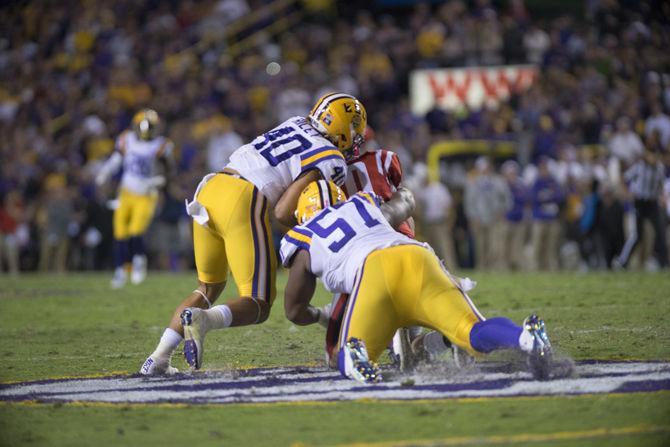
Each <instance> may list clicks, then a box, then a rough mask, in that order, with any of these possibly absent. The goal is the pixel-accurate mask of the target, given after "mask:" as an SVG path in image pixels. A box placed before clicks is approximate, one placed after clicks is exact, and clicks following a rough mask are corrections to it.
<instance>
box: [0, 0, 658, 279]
mask: <svg viewBox="0 0 670 447" xmlns="http://www.w3.org/2000/svg"><path fill="white" fill-rule="evenodd" d="M268 3H269V2H267V1H254V0H217V1H213V0H205V1H198V2H195V1H189V0H186V1H155V0H132V1H128V0H120V1H114V2H104V1H93V0H66V1H44V2H17V3H14V4H11V5H9V6H2V8H1V9H0V23H1V24H2V28H3V30H4V32H3V34H2V36H1V37H0V171H1V174H0V199H1V203H2V206H1V207H0V260H1V264H0V265H2V268H0V271H2V270H5V271H11V272H15V271H17V270H35V269H39V270H50V269H53V270H57V271H63V270H69V269H72V270H81V269H84V270H87V269H97V268H109V267H110V265H111V261H110V258H111V253H110V247H111V211H110V210H109V209H108V207H107V206H106V203H107V201H108V200H109V199H112V198H113V197H114V194H115V190H114V188H113V187H112V186H107V187H103V188H96V187H95V185H94V182H93V178H94V176H95V173H96V172H97V170H98V169H99V167H100V164H101V161H102V160H104V159H105V157H107V156H108V155H109V154H110V152H111V151H112V150H113V146H114V138H115V137H116V136H117V135H118V134H119V133H120V132H121V131H122V130H123V129H125V128H127V127H128V124H129V121H130V118H131V117H132V115H133V113H134V112H136V111H137V110H138V109H139V108H141V107H145V106H150V107H152V108H154V109H156V110H157V111H158V113H159V114H160V116H161V117H162V120H163V122H164V130H165V133H166V135H168V136H169V137H170V138H172V139H173V140H174V142H175V144H176V154H177V161H178V167H179V173H178V176H177V178H175V179H173V180H172V181H171V182H170V183H169V184H168V186H167V188H166V189H165V193H164V195H163V199H162V202H161V205H160V207H159V212H158V214H157V216H156V218H155V221H154V223H153V227H152V228H153V229H152V231H150V235H149V241H148V246H149V248H150V259H151V262H152V264H151V266H152V267H154V268H161V269H173V270H176V269H185V268H189V267H190V264H191V262H192V255H191V252H190V250H191V247H190V244H191V238H190V221H189V219H188V218H187V216H186V214H185V212H184V209H183V208H184V206H183V203H184V199H185V198H187V197H190V196H191V195H192V194H193V191H194V189H195V184H196V183H197V181H198V180H199V179H200V178H201V176H202V175H203V174H204V173H206V172H210V171H212V170H218V169H220V168H221V167H222V166H223V164H224V163H225V160H226V159H227V157H228V155H229V154H230V152H231V151H232V150H234V149H235V148H237V147H238V146H240V145H241V144H243V143H244V142H246V141H248V140H250V139H251V138H253V137H255V136H256V135H258V134H260V133H262V132H263V131H265V130H267V129H269V128H271V127H273V126H274V125H275V124H276V123H278V122H280V121H282V120H284V119H286V118H288V117H290V116H293V115H306V114H307V113H308V111H309V109H310V107H311V105H312V103H313V101H314V99H315V98H317V97H318V96H319V95H320V94H322V93H324V92H326V91H335V90H337V91H345V92H348V93H351V94H353V95H355V96H357V97H358V98H359V99H361V101H362V102H363V104H364V105H365V106H366V108H367V111H368V116H369V123H370V124H371V125H372V127H373V129H374V135H371V136H370V141H369V143H368V145H369V146H371V147H376V146H381V147H383V148H385V149H389V150H392V151H394V152H396V153H398V154H399V156H400V157H401V160H402V162H403V165H404V168H405V176H406V182H407V183H408V184H409V186H410V187H411V188H413V189H414V190H415V193H416V194H417V198H418V204H419V208H418V210H417V214H416V220H417V225H418V228H419V234H420V235H423V236H424V237H426V238H427V239H428V240H429V241H431V242H432V245H433V246H434V247H435V249H436V251H438V252H439V254H441V255H442V256H443V257H444V258H445V259H446V260H447V263H448V264H449V265H450V266H459V267H463V268H468V267H477V268H483V269H550V270H554V269H559V268H569V269H576V268H582V269H586V268H588V269H604V268H608V267H612V265H613V263H614V266H616V265H617V262H616V261H617V259H618V258H617V257H616V256H617V255H618V254H619V253H620V252H621V251H622V249H623V248H624V244H625V241H626V239H627V238H629V237H630V236H636V235H637V236H642V235H643V237H638V239H640V240H641V243H639V244H637V245H638V247H639V248H638V250H637V252H636V253H637V258H636V259H637V260H636V261H634V263H633V265H637V266H639V267H641V268H648V269H655V268H658V267H667V251H668V247H667V242H668V240H670V238H668V237H665V233H666V232H667V231H668V225H667V220H668V216H669V215H670V199H669V197H670V184H669V183H668V180H667V178H668V173H670V117H669V116H668V112H669V111H670V52H669V51H668V48H670V26H669V24H668V17H669V16H670V11H669V10H668V9H669V8H668V4H667V3H665V2H661V1H659V2H637V1H635V2H634V1H621V2H617V1H614V0H590V1H588V2H584V4H583V6H582V11H581V13H582V14H583V15H582V16H581V17H575V16H568V15H537V16H536V15H534V14H531V13H530V12H529V8H527V7H526V6H525V5H524V2H523V0H508V1H489V0H473V1H461V0H453V1H447V2H433V3H417V4H414V5H412V6H405V7H403V8H400V9H394V8H387V9H384V8H379V7H377V8H374V9H370V10H366V9H363V8H361V7H360V5H359V3H360V2H351V3H349V2H342V3H338V4H336V3H335V2H331V1H328V0H310V1H305V2H291V1H281V2H280V3H281V5H280V6H282V7H283V8H284V9H283V10H282V11H283V12H282V14H285V15H286V17H289V18H290V17H298V18H299V23H295V22H290V21H289V22H287V26H286V28H287V29H286V30H281V31H282V32H277V33H276V35H275V36H273V35H272V34H273V30H276V29H277V27H278V26H280V25H281V24H282V22H281V21H280V20H277V19H276V17H278V13H277V14H275V13H274V12H273V13H268V14H260V15H259V14H258V13H257V12H258V11H261V12H262V11H265V9H264V8H268V6H267V5H268ZM380 3H383V2H380ZM406 3H407V2H406ZM275 5H276V3H275ZM338 9H339V10H338ZM254 13H255V17H256V18H257V19H258V20H256V21H254V22H251V21H249V20H248V18H249V17H251V16H254ZM287 20H288V19H287ZM240 42H244V43H245V45H243V46H242V45H240ZM270 62H276V63H275V64H270V65H269V63H270ZM277 63H278V64H277ZM517 63H532V64H537V65H538V67H539V69H540V75H539V79H538V80H537V82H536V83H535V84H534V85H533V86H532V87H531V88H530V89H529V90H528V91H526V92H524V93H522V94H519V95H514V96H512V98H511V99H510V100H509V101H508V102H506V103H505V104H503V105H501V106H500V107H499V108H497V109H495V110H493V109H491V110H486V109H484V110H479V111H475V110H467V109H464V110H460V111H458V112H453V113H452V112H445V111H442V110H438V109H434V110H431V111H430V112H429V113H428V114H426V115H425V116H415V115H413V114H412V113H411V111H410V108H409V105H408V77H409V73H410V71H411V70H413V69H415V68H430V67H458V66H490V65H503V64H517ZM472 139H478V140H489V141H491V142H495V141H511V142H514V143H515V145H516V148H517V151H516V156H513V157H511V158H510V157H504V158H499V157H495V156H490V157H487V156H486V154H482V153H481V152H479V153H473V154H471V155H469V154H465V155H460V156H458V157H452V158H447V159H445V160H443V163H442V165H441V168H440V172H441V174H442V175H441V181H439V182H438V181H434V180H430V179H429V176H428V175H427V172H428V170H427V168H426V165H425V160H426V154H427V151H428V149H429V147H430V146H431V145H432V144H433V143H435V142H439V141H444V140H472ZM645 153H649V154H651V155H649V156H646V158H645V156H643V154H645ZM491 155H494V154H493V152H492V153H491ZM643 159H647V161H646V162H645V163H648V164H654V163H662V164H663V169H664V173H665V175H664V178H665V179H664V185H662V186H664V188H665V192H663V188H662V187H659V188H656V189H655V190H654V191H653V192H652V193H651V194H652V196H653V197H651V198H645V200H651V201H655V202H657V203H658V205H659V208H658V212H657V213H656V214H654V215H653V216H651V217H650V218H649V219H647V220H646V221H640V222H637V225H636V219H635V215H634V210H635V204H636V199H639V197H636V196H635V193H634V191H632V190H630V189H629V188H626V187H624V184H625V181H624V173H626V172H627V171H628V170H629V169H630V168H631V167H632V166H634V165H635V164H636V163H638V160H643ZM638 212H639V210H638ZM648 214H649V213H648ZM650 215H651V214H650ZM654 216H655V217H654ZM645 229H646V231H644V230H645ZM662 235H663V237H661V236H662ZM167 241H170V243H168V242H167ZM654 241H656V242H654ZM659 241H660V242H663V244H661V243H659Z"/></svg>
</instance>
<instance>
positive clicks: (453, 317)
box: [280, 181, 552, 382]
mask: <svg viewBox="0 0 670 447" xmlns="http://www.w3.org/2000/svg"><path fill="white" fill-rule="evenodd" d="M343 196H344V194H343V193H341V191H339V188H338V187H337V185H335V184H334V183H332V182H325V181H318V182H314V183H311V184H310V185H309V186H308V187H307V188H306V189H305V190H304V191H303V192H302V194H301V196H300V198H299V200H298V205H297V210H296V215H297V217H298V222H299V225H297V226H295V227H293V228H292V229H291V230H289V231H288V232H287V233H286V235H285V236H284V238H283V239H282V242H281V249H280V254H281V258H282V263H283V264H284V266H286V267H289V269H290V270H289V277H288V282H287V284H286V289H285V295H284V305H285V310H286V315H287V317H288V318H289V319H290V320H291V321H293V322H294V323H295V324H298V325H307V324H312V323H315V322H317V321H319V318H320V316H321V315H320V310H319V309H317V308H314V307H312V306H311V305H310V304H309V303H310V300H311V298H312V295H313V294H314V288H315V284H316V278H320V279H321V281H322V282H323V285H324V286H325V288H326V289H327V290H329V291H330V292H334V293H348V294H350V296H349V300H348V302H347V306H346V310H345V316H344V320H343V322H342V325H341V329H340V338H339V350H338V351H337V353H336V355H337V359H336V362H337V366H338V368H339V370H340V372H341V373H342V374H343V375H344V376H346V377H350V378H353V379H355V380H358V381H361V382H378V381H380V380H381V374H380V370H379V367H378V366H377V365H376V363H375V361H376V360H377V358H378V357H379V355H380V354H381V353H382V351H383V350H384V349H385V348H386V347H387V346H388V344H389V342H390V341H391V338H392V337H393V334H394V333H395V331H396V330H397V329H398V328H401V327H408V326H423V327H427V328H430V329H434V330H436V331H438V332H440V333H441V334H442V335H443V336H444V337H445V338H447V339H448V340H450V341H451V342H452V343H454V344H455V345H457V346H458V347H459V348H461V349H464V350H466V351H467V352H468V353H470V354H472V355H478V354H482V353H487V352H490V351H493V350H496V349H505V348H507V349H518V350H521V351H524V352H526V353H527V354H528V363H529V366H530V368H531V372H532V373H533V374H534V376H535V377H536V378H539V379H546V378H549V372H550V369H551V363H552V348H551V344H550V342H549V339H548V337H547V334H546V331H545V329H544V322H543V321H542V320H540V319H539V318H538V317H537V316H536V315H531V316H529V317H528V318H527V319H526V320H525V321H524V324H523V325H522V326H518V325H517V324H515V323H514V322H512V321H511V320H509V319H507V318H501V317H497V318H491V319H485V318H484V317H483V316H482V315H481V314H480V313H479V311H478V310H477V308H476V307H475V306H474V304H473V303H472V301H471V300H470V298H469V297H468V295H467V294H466V293H465V292H464V291H463V290H462V289H461V287H460V283H459V281H458V280H456V279H455V277H453V276H452V275H451V274H450V273H449V272H448V271H447V270H446V269H445V268H444V267H443V265H442V264H441V263H440V261H439V260H438V258H437V256H436V255H435V253H434V252H433V250H432V249H431V248H430V247H429V246H428V245H427V244H424V243H420V242H418V241H416V240H414V239H410V238H408V237H407V236H405V235H403V234H401V233H399V232H397V231H395V230H394V229H393V228H392V226H391V225H390V224H389V223H388V222H387V221H386V218H385V215H384V213H383V209H382V208H380V204H379V202H378V201H377V198H376V197H375V196H374V195H373V194H371V193H367V192H359V193H357V194H354V195H353V196H352V197H350V198H349V199H348V200H346V201H342V197H343ZM384 205H385V204H384ZM384 205H381V207H384ZM405 217H406V216H405ZM401 221H402V217H401V218H400V220H398V222H401Z"/></svg>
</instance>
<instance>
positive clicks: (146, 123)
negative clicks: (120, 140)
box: [132, 109, 161, 140]
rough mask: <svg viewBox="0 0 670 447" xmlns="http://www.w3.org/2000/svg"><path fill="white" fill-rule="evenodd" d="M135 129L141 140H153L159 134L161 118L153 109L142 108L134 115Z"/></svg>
mask: <svg viewBox="0 0 670 447" xmlns="http://www.w3.org/2000/svg"><path fill="white" fill-rule="evenodd" d="M132 123H133V129H134V130H135V133H136V134H137V137H138V138H139V139H140V140H153V139H154V138H156V137H157V136H158V127H159V126H160V124H161V120H160V118H159V117H158V113H156V111H155V110H153V109H142V110H140V111H139V112H137V113H136V114H135V115H134V116H133V122H132Z"/></svg>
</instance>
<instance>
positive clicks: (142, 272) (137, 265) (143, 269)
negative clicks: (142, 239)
mask: <svg viewBox="0 0 670 447" xmlns="http://www.w3.org/2000/svg"><path fill="white" fill-rule="evenodd" d="M146 277H147V257H146V256H145V255H135V256H133V269H132V271H131V272H130V282H131V283H133V284H135V285H137V284H140V283H142V282H143V281H144V280H145V279H146Z"/></svg>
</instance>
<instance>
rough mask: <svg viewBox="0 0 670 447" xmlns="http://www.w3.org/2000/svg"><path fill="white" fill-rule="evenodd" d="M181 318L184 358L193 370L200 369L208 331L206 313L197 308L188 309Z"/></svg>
mask: <svg viewBox="0 0 670 447" xmlns="http://www.w3.org/2000/svg"><path fill="white" fill-rule="evenodd" d="M180 317H181V324H182V326H183V327H184V358H185V359H186V363H188V364H189V366H191V368H193V369H200V367H202V353H203V350H204V343H205V334H206V333H207V330H208V328H207V317H206V315H205V311H204V310H203V309H198V308H197V307H187V308H186V309H184V311H183V312H182V313H181V316H180Z"/></svg>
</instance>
